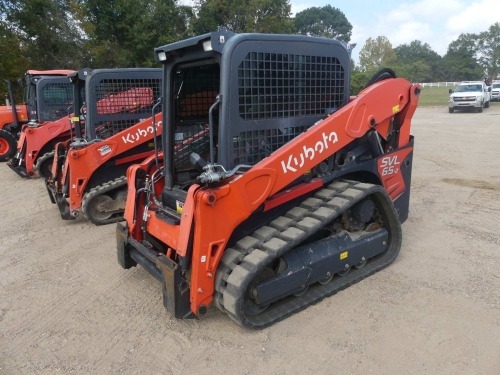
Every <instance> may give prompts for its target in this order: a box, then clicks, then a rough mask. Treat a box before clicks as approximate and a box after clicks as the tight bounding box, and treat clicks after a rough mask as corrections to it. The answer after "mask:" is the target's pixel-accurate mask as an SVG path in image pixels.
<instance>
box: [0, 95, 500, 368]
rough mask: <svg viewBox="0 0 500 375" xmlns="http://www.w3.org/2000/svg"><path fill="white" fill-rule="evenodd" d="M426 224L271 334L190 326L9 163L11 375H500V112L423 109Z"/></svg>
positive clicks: (422, 216)
mask: <svg viewBox="0 0 500 375" xmlns="http://www.w3.org/2000/svg"><path fill="white" fill-rule="evenodd" d="M413 134H414V135H415V137H416V143H415V144H416V147H415V154H414V167H413V182H412V197H411V207H410V210H411V211H410V218H409V220H408V221H407V222H406V223H405V224H404V225H403V237H404V242H403V247H402V249H401V253H400V255H399V257H398V258H397V259H396V261H395V263H394V264H393V265H391V266H390V267H389V268H387V269H386V270H384V271H382V272H380V273H378V274H376V275H374V276H372V277H370V278H368V279H366V280H364V281H362V282H361V283H358V284H356V285H354V286H352V287H350V288H348V289H347V290H345V291H343V292H340V293H339V294H337V295H335V296H332V297H330V298H327V299H325V300H323V301H322V302H320V303H318V304H317V305H315V306H312V307H310V308H308V309H306V310H305V311H302V312H300V313H298V314H296V315H294V316H292V317H290V318H288V319H286V320H285V321H282V322H280V323H278V324H275V325H274V326H271V327H270V328H267V329H265V330H261V331H251V330H247V329H244V328H241V327H239V326H237V325H236V324H235V323H234V322H233V321H232V320H230V319H229V318H228V317H227V316H225V315H224V314H222V313H220V312H219V311H218V310H217V309H216V308H212V309H211V310H210V312H209V314H208V315H207V317H205V318H204V319H203V320H188V321H181V320H176V319H175V318H173V317H172V316H171V315H170V314H169V313H168V312H167V311H166V310H164V308H163V305H162V299H161V287H160V284H159V283H158V282H157V281H156V280H155V279H153V278H152V277H151V276H150V275H149V274H148V273H147V272H146V271H145V270H144V269H142V268H140V267H137V268H135V269H132V270H128V271H125V270H123V269H122V268H121V267H120V266H119V265H118V264H117V261H116V252H115V235H114V232H115V225H108V226H102V227H95V226H93V225H92V224H90V223H88V222H86V221H85V220H77V221H75V222H68V221H63V220H61V218H60V216H59V212H58V209H57V207H56V206H54V205H52V204H51V203H50V201H49V198H48V195H47V192H46V190H45V188H44V185H43V183H42V181H41V180H40V179H38V180H23V179H21V178H20V177H18V176H17V175H16V174H15V173H13V172H12V171H11V170H10V169H9V168H8V167H7V166H6V165H0V189H1V190H0V191H1V194H0V210H1V216H0V287H1V289H0V374H118V373H124V374H217V373H222V372H225V373H229V374H491V375H497V374H500V104H498V103H496V104H495V105H492V107H491V108H489V109H485V111H484V112H483V113H455V114H449V113H448V111H447V109H446V108H419V109H418V110H417V113H416V115H415V117H414V122H413Z"/></svg>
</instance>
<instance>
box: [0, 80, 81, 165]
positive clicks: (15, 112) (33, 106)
mask: <svg viewBox="0 0 500 375" xmlns="http://www.w3.org/2000/svg"><path fill="white" fill-rule="evenodd" d="M71 72H72V71H71V70H28V71H27V72H26V74H25V75H24V76H23V78H21V79H19V81H20V83H21V85H22V87H23V91H24V103H23V104H20V105H16V104H15V101H14V93H13V89H12V84H11V82H10V81H7V80H6V83H7V87H8V91H9V105H7V106H0V161H7V160H9V159H10V158H12V157H13V156H14V154H15V152H16V141H17V139H18V138H19V134H20V133H21V129H22V127H23V126H24V125H25V124H27V123H28V122H29V123H30V124H32V125H35V124H39V123H43V122H46V121H53V120H56V119H58V118H61V117H63V116H65V115H67V110H68V107H69V106H70V104H71V103H69V102H68V92H67V90H68V88H69V82H67V81H66V80H65V79H64V77H65V76H66V75H67V74H69V73H71Z"/></svg>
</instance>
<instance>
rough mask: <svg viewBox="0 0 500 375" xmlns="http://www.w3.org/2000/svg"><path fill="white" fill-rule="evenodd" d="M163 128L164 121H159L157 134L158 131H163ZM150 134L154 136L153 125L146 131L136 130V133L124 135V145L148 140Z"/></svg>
mask: <svg viewBox="0 0 500 375" xmlns="http://www.w3.org/2000/svg"><path fill="white" fill-rule="evenodd" d="M161 126H162V121H158V123H157V124H156V131H157V132H158V130H160V129H161ZM148 134H153V124H151V125H149V126H148V127H147V128H146V129H139V130H136V131H135V132H134V131H131V132H128V133H127V134H125V135H122V140H123V143H125V144H127V143H135V142H137V141H139V140H141V139H142V138H146V137H147V136H148Z"/></svg>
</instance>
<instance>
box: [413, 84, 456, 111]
mask: <svg viewBox="0 0 500 375" xmlns="http://www.w3.org/2000/svg"><path fill="white" fill-rule="evenodd" d="M454 88H455V87H452V86H448V87H424V88H422V92H421V93H420V100H419V101H418V105H419V106H422V107H430V106H448V98H449V96H450V94H448V90H449V89H452V90H453V89H454Z"/></svg>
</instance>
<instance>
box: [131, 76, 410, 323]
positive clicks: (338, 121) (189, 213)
mask: <svg viewBox="0 0 500 375" xmlns="http://www.w3.org/2000/svg"><path fill="white" fill-rule="evenodd" d="M419 91H420V89H419V87H418V86H417V85H412V84H410V83H409V82H408V81H406V80H404V79H400V78H397V79H390V80H384V81H381V82H379V83H376V84H374V85H372V86H370V87H369V88H367V89H365V90H364V91H363V92H361V93H360V94H359V95H358V96H357V97H356V98H355V99H353V100H352V101H350V102H349V103H348V104H346V105H345V106H344V107H342V108H340V109H339V110H338V111H337V112H335V113H334V114H332V115H330V116H329V117H327V118H326V119H324V120H322V121H320V122H318V123H316V124H315V125H313V126H312V127H310V128H309V129H308V130H307V131H305V132H304V133H302V134H300V135H299V136H297V137H296V138H295V139H294V140H293V141H292V142H289V143H287V144H285V145H284V146H283V147H281V148H279V149H278V150H277V151H275V152H274V153H272V154H271V155H270V156H268V157H266V158H265V159H263V160H261V161H260V162H258V163H257V164H255V165H254V166H253V167H252V168H250V169H249V170H248V171H246V172H244V173H242V174H237V175H234V176H232V177H231V178H229V179H226V180H223V181H221V182H220V183H218V184H215V185H212V186H201V185H198V184H193V185H192V186H191V187H190V189H189V191H188V194H187V198H186V201H185V203H184V206H183V208H182V213H181V220H180V224H178V225H176V224H170V223H167V222H166V221H165V220H162V219H161V218H159V217H158V216H157V215H155V214H154V211H155V209H154V204H153V205H150V206H148V207H144V202H143V201H141V200H140V199H139V200H138V199H137V197H138V194H137V193H138V191H137V190H138V188H137V186H136V183H135V181H136V178H137V176H138V172H139V171H140V170H142V171H141V174H142V175H144V174H145V173H144V172H146V173H147V175H151V173H152V171H154V169H155V166H154V165H153V161H152V160H153V159H152V158H150V159H148V160H145V161H144V162H143V163H142V164H140V165H134V166H132V167H130V168H129V170H128V172H127V177H128V195H127V203H126V208H125V219H126V221H127V226H128V230H129V235H130V237H132V238H134V239H135V240H136V241H139V242H140V241H141V240H142V239H143V238H142V233H143V231H146V232H147V233H148V234H150V235H152V236H153V237H155V238H157V239H159V240H160V241H162V242H163V243H164V244H166V246H167V248H165V249H164V251H165V254H166V256H167V257H170V258H171V259H172V260H175V259H176V257H177V256H185V255H186V253H187V251H188V247H189V246H192V253H191V262H192V263H191V279H190V304H191V311H192V312H193V313H194V314H195V315H196V314H197V312H198V311H200V308H204V307H206V306H208V305H209V304H210V303H211V302H212V299H213V293H214V278H215V272H216V270H217V267H218V264H219V261H220V259H221V257H222V254H223V253H224V251H225V249H226V247H227V244H228V241H229V239H230V238H231V235H232V233H233V232H234V230H235V228H237V227H238V225H240V224H241V223H242V222H243V221H245V220H246V219H247V218H249V216H250V215H251V214H253V213H255V212H256V211H257V210H258V209H259V208H260V209H264V210H266V207H272V206H273V204H276V202H277V201H280V202H284V201H287V200H291V199H294V198H296V197H297V196H298V195H301V194H304V192H307V191H314V190H318V189H320V188H321V187H322V186H323V181H322V180H321V179H312V180H311V181H308V182H303V183H301V184H299V185H296V186H294V187H292V188H287V186H289V185H290V184H291V183H293V182H294V181H297V180H298V179H299V178H300V176H303V175H304V174H307V173H308V171H310V170H311V169H312V168H313V167H315V166H317V165H318V164H319V163H321V162H322V161H323V160H326V159H327V158H329V157H331V156H332V155H334V154H335V153H337V152H338V151H340V150H342V148H344V147H345V146H346V145H348V144H349V143H351V142H352V141H354V140H355V139H358V138H360V137H362V136H364V135H365V134H366V133H367V132H368V131H369V130H371V129H375V130H376V131H377V133H378V134H379V136H380V137H381V138H384V139H386V138H387V137H388V136H389V132H390V128H391V123H392V122H397V123H398V124H399V126H400V128H399V140H398V143H397V145H398V148H397V149H395V150H390V151H389V152H387V153H385V154H383V155H382V158H389V159H385V161H379V163H378V165H379V168H380V170H381V171H382V170H384V168H386V167H387V168H388V167H392V168H388V169H385V174H384V175H382V172H380V176H378V179H379V181H380V182H381V184H383V185H384V187H385V188H386V189H388V191H389V193H390V192H391V191H392V192H393V193H392V194H391V193H390V196H391V198H392V199H396V198H397V197H398V196H399V195H400V194H401V192H403V191H405V189H407V188H409V187H405V186H404V181H403V179H402V177H401V176H400V170H399V169H398V168H397V166H398V165H399V164H398V163H402V162H403V159H404V157H405V155H407V154H408V153H410V152H411V151H412V142H411V137H410V122H411V117H412V115H413V113H414V112H415V109H416V107H417V103H418V94H419ZM382 94H383V95H382ZM154 190H155V193H156V194H159V193H160V192H161V190H162V186H161V182H159V183H157V184H155V187H154ZM266 205H267V206H266ZM137 206H141V207H140V208H138V207H137ZM137 212H144V214H143V215H137Z"/></svg>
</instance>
